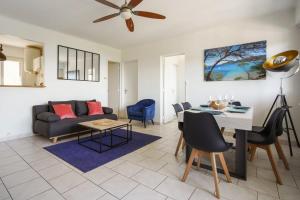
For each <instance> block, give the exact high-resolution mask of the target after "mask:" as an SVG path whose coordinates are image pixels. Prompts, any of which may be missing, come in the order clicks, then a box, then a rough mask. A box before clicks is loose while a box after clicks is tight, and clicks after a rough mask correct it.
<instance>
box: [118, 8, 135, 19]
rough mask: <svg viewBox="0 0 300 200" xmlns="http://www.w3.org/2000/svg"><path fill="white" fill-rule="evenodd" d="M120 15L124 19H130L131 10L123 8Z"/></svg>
mask: <svg viewBox="0 0 300 200" xmlns="http://www.w3.org/2000/svg"><path fill="white" fill-rule="evenodd" d="M121 17H122V18H123V19H125V20H127V19H130V18H131V17H132V13H131V10H130V9H128V8H125V9H123V10H122V11H121Z"/></svg>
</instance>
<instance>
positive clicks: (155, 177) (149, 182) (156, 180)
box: [132, 169, 166, 189]
mask: <svg viewBox="0 0 300 200" xmlns="http://www.w3.org/2000/svg"><path fill="white" fill-rule="evenodd" d="M165 178H166V176H164V175H162V174H159V173H157V172H154V171H151V170H148V169H143V170H142V171H140V172H139V173H137V174H136V175H135V176H133V177H132V179H133V180H135V181H137V182H139V183H141V184H143V185H146V186H147V187H150V188H152V189H154V188H155V187H156V186H158V185H159V184H160V183H161V182H162V181H163V180H164V179H165Z"/></svg>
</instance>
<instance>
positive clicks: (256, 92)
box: [123, 10, 300, 132]
mask: <svg viewBox="0 0 300 200" xmlns="http://www.w3.org/2000/svg"><path fill="white" fill-rule="evenodd" d="M294 14H295V13H294V11H290V10H289V11H286V12H282V13H277V14H274V15H270V16H262V17H259V18H255V19H249V20H243V21H231V22H228V23H225V24H212V25H211V27H207V28H206V29H202V30H199V31H197V32H194V33H191V34H187V35H182V36H178V37H175V38H171V39H167V40H163V41H158V42H153V43H150V44H145V45H141V46H136V47H132V48H128V49H124V50H123V60H125V61H126V60H132V59H137V60H138V62H139V99H141V98H154V99H155V100H156V101H157V102H158V103H157V112H156V113H157V115H156V117H155V120H156V121H160V122H161V119H162V118H161V115H160V114H161V111H160V108H161V104H162V102H161V100H162V94H161V92H160V88H161V85H162V79H161V77H159V74H161V56H164V55H175V54H182V53H183V54H185V55H186V61H185V63H186V68H185V71H186V74H185V75H186V80H187V81H188V82H187V84H188V85H187V100H188V101H190V102H191V103H192V104H193V105H194V106H197V105H199V104H201V103H206V102H207V100H208V98H209V95H215V96H217V95H221V94H223V95H224V94H232V95H234V96H235V97H236V99H239V100H241V101H242V102H243V104H246V105H253V106H254V107H255V123H257V124H261V123H262V121H263V119H264V117H265V113H266V111H267V110H268V109H269V107H270V105H271V103H272V102H273V99H274V98H275V96H276V94H277V93H278V88H279V81H278V80H273V79H271V78H270V77H268V78H267V80H260V81H228V82H204V81H203V71H204V70H203V54H204V49H209V48H215V47H222V46H227V45H232V44H241V43H247V42H255V41H260V40H267V54H268V56H271V55H273V54H275V53H279V52H281V51H285V50H288V49H297V48H298V47H299V45H300V38H299V36H300V30H299V29H297V28H296V27H295V23H294ZM294 81H295V82H297V84H295V82H294V83H293V87H295V88H293V91H295V90H296V88H297V89H298V90H299V75H298V76H297V77H295V78H294ZM292 98H293V100H291V104H292V105H294V106H295V107H294V113H296V112H297V113H300V112H299V102H300V98H299V96H298V97H296V96H293V97H292ZM296 120H298V121H299V120H300V116H299V115H298V118H297V119H295V121H296ZM297 126H298V130H299V128H300V127H299V125H297ZM299 131H300V130H299ZM299 131H298V132H299Z"/></svg>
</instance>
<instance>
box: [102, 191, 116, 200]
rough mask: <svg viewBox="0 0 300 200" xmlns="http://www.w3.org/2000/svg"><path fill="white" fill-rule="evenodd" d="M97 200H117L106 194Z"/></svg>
mask: <svg viewBox="0 0 300 200" xmlns="http://www.w3.org/2000/svg"><path fill="white" fill-rule="evenodd" d="M97 200H118V199H117V198H116V197H114V196H112V195H111V194H109V193H106V194H105V195H104V196H102V197H100V198H99V199H97Z"/></svg>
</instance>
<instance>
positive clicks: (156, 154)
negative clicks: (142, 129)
mask: <svg viewBox="0 0 300 200" xmlns="http://www.w3.org/2000/svg"><path fill="white" fill-rule="evenodd" d="M165 154H166V152H164V151H160V150H156V149H149V150H147V151H145V152H143V153H142V155H143V156H146V157H148V158H152V159H160V158H161V157H163V156H164V155H165Z"/></svg>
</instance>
